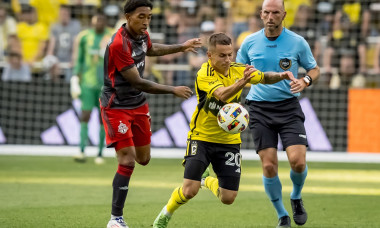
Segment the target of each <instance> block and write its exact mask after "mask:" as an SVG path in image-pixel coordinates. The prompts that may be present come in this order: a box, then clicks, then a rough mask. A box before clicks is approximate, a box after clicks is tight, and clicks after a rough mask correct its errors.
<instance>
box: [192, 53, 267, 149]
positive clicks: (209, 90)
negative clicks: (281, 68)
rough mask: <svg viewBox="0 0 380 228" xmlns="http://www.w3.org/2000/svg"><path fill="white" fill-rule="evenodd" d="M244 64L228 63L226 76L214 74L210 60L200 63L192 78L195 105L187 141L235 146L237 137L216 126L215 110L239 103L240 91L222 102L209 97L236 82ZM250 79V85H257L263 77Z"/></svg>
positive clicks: (242, 74) (237, 140)
mask: <svg viewBox="0 0 380 228" xmlns="http://www.w3.org/2000/svg"><path fill="white" fill-rule="evenodd" d="M244 69H245V65H244V64H241V63H235V62H233V63H231V65H230V69H229V72H228V75H227V76H224V75H223V74H220V73H218V72H216V71H215V70H214V69H213V68H212V66H211V63H210V61H208V62H206V63H203V64H202V67H201V69H200V70H199V71H198V73H197V77H196V79H195V92H196V94H197V100H198V104H197V107H196V109H195V111H194V113H193V116H192V117H191V121H190V131H189V133H188V139H190V140H201V141H206V142H212V143H222V144H239V143H241V139H240V134H228V133H227V132H225V131H224V130H223V129H222V128H220V127H219V125H218V122H217V114H218V111H219V109H221V108H222V107H223V105H225V104H227V103H233V102H235V103H239V102H240V98H241V92H242V90H240V91H239V92H238V93H236V94H235V95H234V96H232V97H231V98H230V99H228V100H227V102H226V103H224V102H223V101H220V100H218V99H217V98H216V97H214V96H213V93H214V91H215V90H216V89H218V88H220V87H227V86H230V85H233V84H234V83H235V82H236V81H238V80H240V79H242V78H243V77H244ZM258 75H259V76H255V77H253V78H252V79H251V81H250V83H251V84H257V83H260V82H261V81H262V80H263V78H264V74H258Z"/></svg>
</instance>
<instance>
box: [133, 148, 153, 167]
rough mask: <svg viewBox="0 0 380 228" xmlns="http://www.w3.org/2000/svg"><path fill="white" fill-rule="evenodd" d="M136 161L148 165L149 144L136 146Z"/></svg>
mask: <svg viewBox="0 0 380 228" xmlns="http://www.w3.org/2000/svg"><path fill="white" fill-rule="evenodd" d="M135 148H136V162H137V163H139V164H140V165H144V166H145V165H148V163H149V161H150V144H148V145H145V146H136V147H135Z"/></svg>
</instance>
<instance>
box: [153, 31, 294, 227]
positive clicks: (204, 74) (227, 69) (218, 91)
mask: <svg viewBox="0 0 380 228" xmlns="http://www.w3.org/2000/svg"><path fill="white" fill-rule="evenodd" d="M233 50H234V49H233V46H232V41H231V38H230V37H228V36H227V35H225V34H224V33H216V34H213V35H211V36H210V38H209V40H208V51H207V56H208V59H209V60H208V61H207V62H206V63H203V65H202V67H201V69H200V70H199V71H198V74H197V77H196V80H195V91H196V93H197V98H198V105H197V107H196V110H195V112H194V113H193V116H192V118H191V122H190V131H189V133H188V141H187V149H186V155H185V159H184V166H185V171H184V180H183V185H182V186H181V187H178V188H176V189H174V191H173V193H172V195H171V197H170V199H169V202H168V203H167V204H166V205H165V206H164V208H163V209H162V211H161V212H160V214H159V215H158V216H157V218H156V220H155V221H154V223H153V228H164V227H167V225H168V222H169V220H170V218H171V216H172V214H173V213H174V211H175V210H177V209H178V207H180V206H181V205H183V204H185V203H187V201H189V200H190V199H191V198H193V197H194V196H195V195H196V194H197V193H198V191H199V188H200V187H201V186H205V187H206V188H208V189H210V190H211V191H212V193H213V194H214V195H215V196H216V197H217V198H218V199H219V200H220V201H221V202H222V203H224V204H232V203H233V202H234V200H235V198H236V196H237V193H238V189H239V183H240V175H241V167H240V164H241V154H240V144H241V139H240V134H229V133H227V132H225V131H223V130H222V129H221V128H220V127H219V125H218V122H217V117H216V116H217V114H218V111H219V109H220V108H221V107H223V106H224V105H225V104H227V103H233V102H235V103H238V102H240V98H241V93H242V89H243V87H244V86H245V85H246V84H247V83H250V84H258V83H262V84H273V83H276V82H278V81H281V80H283V79H290V80H292V81H293V80H295V78H294V77H293V74H292V73H291V72H282V73H274V72H270V73H268V72H266V73H263V72H260V71H256V69H255V68H253V66H249V65H244V64H240V63H235V62H232V59H233ZM287 83H289V82H287ZM210 163H211V164H212V167H213V169H214V171H215V173H216V175H217V178H214V177H210V176H208V168H207V167H208V166H209V164H210ZM206 169H207V170H206ZM202 174H203V175H202Z"/></svg>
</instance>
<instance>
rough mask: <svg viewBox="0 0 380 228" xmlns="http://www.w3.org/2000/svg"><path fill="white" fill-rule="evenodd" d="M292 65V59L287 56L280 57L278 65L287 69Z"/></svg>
mask: <svg viewBox="0 0 380 228" xmlns="http://www.w3.org/2000/svg"><path fill="white" fill-rule="evenodd" d="M291 66H292V60H290V59H288V58H284V59H280V67H281V69H283V70H288V69H289V68H290V67H291Z"/></svg>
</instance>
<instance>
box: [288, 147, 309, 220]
mask: <svg viewBox="0 0 380 228" xmlns="http://www.w3.org/2000/svg"><path fill="white" fill-rule="evenodd" d="M286 153H287V155H288V160H289V164H290V167H291V171H290V179H291V180H292V182H293V191H292V193H291V194H290V203H291V205H292V211H293V220H294V222H295V223H296V224H297V225H303V224H305V223H306V221H307V213H306V210H305V208H304V206H303V201H302V198H301V191H302V188H303V185H304V183H305V179H306V176H307V165H306V146H305V145H292V146H288V147H287V148H286Z"/></svg>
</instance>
